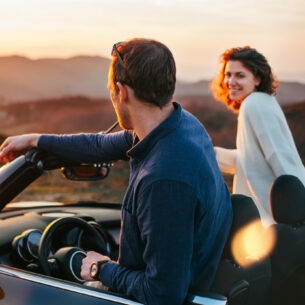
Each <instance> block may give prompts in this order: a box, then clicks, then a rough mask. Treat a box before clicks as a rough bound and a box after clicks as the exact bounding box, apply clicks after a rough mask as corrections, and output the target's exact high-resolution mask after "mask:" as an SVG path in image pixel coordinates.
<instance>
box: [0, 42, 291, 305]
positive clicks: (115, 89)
mask: <svg viewBox="0 0 305 305" xmlns="http://www.w3.org/2000/svg"><path fill="white" fill-rule="evenodd" d="M230 52H236V56H237V57H233V58H232V59H231V58H230ZM111 54H112V62H111V65H110V69H109V77H108V89H109V92H110V97H111V101H112V104H113V107H114V110H115V112H116V115H117V118H118V121H119V124H120V127H121V128H122V129H123V130H122V131H119V132H115V133H111V134H101V133H99V134H77V135H62V136H59V135H41V134H27V135H21V136H15V137H9V138H8V139H7V140H6V141H5V142H4V143H3V144H2V146H1V147H0V158H4V157H5V156H7V155H9V154H10V153H11V152H17V151H21V150H24V149H28V148H31V147H39V148H41V149H45V150H48V151H51V152H53V153H56V154H58V155H60V156H64V157H65V158H70V159H71V158H73V160H76V161H81V162H99V161H109V160H111V161H114V160H126V161H129V163H130V181H129V185H128V188H127V190H126V194H125V197H124V201H123V206H122V227H121V240H120V253H119V259H118V261H111V260H110V259H109V258H108V257H106V256H103V255H101V254H99V253H96V252H88V253H87V256H86V258H84V260H83V264H82V272H81V275H82V277H83V278H84V279H85V280H88V281H92V280H99V281H101V282H102V284H103V285H104V286H106V287H108V288H109V289H110V290H111V291H115V292H119V293H123V294H124V295H126V296H129V297H131V298H134V299H136V300H138V301H139V302H142V303H144V304H158V305H162V304H167V305H170V304H173V305H179V304H183V302H184V300H185V298H186V296H187V293H188V292H196V290H197V289H198V287H197V286H196V284H197V283H199V282H200V284H201V287H200V290H201V291H204V290H205V291H208V290H209V288H210V286H211V284H212V282H213V278H214V276H215V273H216V270H217V267H218V263H219V260H220V257H221V254H222V250H223V247H224V245H225V243H226V240H227V237H228V234H229V231H230V226H231V222H232V209H231V203H230V194H229V191H228V189H227V186H226V184H225V182H224V180H223V178H222V174H221V171H220V169H219V165H218V164H217V161H218V162H219V163H220V165H221V167H222V164H221V162H223V161H221V160H222V156H221V155H222V153H223V152H222V151H221V149H219V148H215V150H214V147H213V145H212V143H211V140H210V137H209V136H208V134H207V133H206V131H205V129H204V127H203V126H202V124H201V123H200V122H199V121H198V120H197V119H196V118H195V117H194V116H192V115H191V114H190V113H188V112H187V111H185V110H183V109H182V108H181V106H180V104H179V103H177V102H173V101H172V98H173V94H174V91H175V83H176V67H175V61H174V58H173V55H172V53H171V51H170V50H169V49H168V48H167V47H166V46H165V45H164V44H162V43H160V42H158V41H155V40H149V39H132V40H129V41H126V42H122V43H118V44H115V45H114V46H113V49H112V53H111ZM226 54H228V56H229V57H228V58H226V57H223V61H224V62H223V69H222V71H220V79H219V82H216V83H215V92H218V93H219V96H224V97H225V101H226V102H227V101H230V103H229V104H230V105H233V106H234V109H238V108H239V106H240V105H242V107H241V110H240V111H242V108H243V105H244V104H245V105H246V103H244V102H246V100H249V105H250V106H249V107H251V108H254V107H255V103H258V104H260V103H261V102H260V100H261V99H263V103H264V105H263V107H262V106H259V109H261V110H263V108H264V107H265V106H266V107H268V106H267V105H266V103H267V104H268V103H269V102H270V103H271V104H272V105H273V106H270V107H274V109H276V105H275V103H276V101H275V99H274V98H273V97H272V96H271V95H272V94H273V93H274V90H275V88H274V87H273V83H272V82H271V83H270V80H273V79H272V74H271V71H270V72H269V74H267V75H265V73H267V72H264V71H265V70H263V72H261V71H260V70H258V69H256V68H255V69H253V70H252V67H253V66H255V65H258V66H259V65H260V64H261V61H262V58H263V61H264V57H262V56H261V55H260V54H259V53H257V51H256V50H254V49H250V48H241V49H232V50H230V51H227V53H226ZM232 54H233V53H232ZM239 54H241V55H242V56H241V57H240V58H239V57H238V56H239ZM253 54H254V55H256V54H258V55H257V56H258V57H259V59H258V60H257V61H255V56H254V57H253ZM247 56H249V59H247V61H245V62H244V61H243V60H244V57H247ZM252 60H253V63H252V64H251V62H252ZM248 62H249V64H248ZM267 66H268V64H267ZM254 71H255V72H254ZM256 71H258V73H256ZM266 76H267V77H269V84H270V86H269V87H268V88H267V89H266V85H265V84H264V82H265V81H266V79H265V78H266ZM261 84H262V86H261ZM217 88H218V89H217ZM270 88H271V89H272V90H271V91H270ZM252 99H254V100H255V101H256V102H252V101H251V100H252ZM247 103H248V102H247ZM251 105H252V106H251ZM244 108H246V107H244ZM244 111H245V110H244ZM252 111H253V109H251V112H252ZM277 111H278V110H277ZM268 120H270V117H268ZM283 124H284V123H283ZM245 131H246V130H245ZM238 141H239V140H238ZM240 141H242V139H241V140H240ZM238 143H239V142H238ZM288 145H289V149H291V147H290V144H288ZM288 145H287V146H288ZM237 149H239V147H237ZM215 151H216V155H215ZM216 157H217V159H216ZM227 158H228V157H227V156H225V161H226V162H225V163H228V164H229V163H230V166H232V167H234V166H233V165H232V164H234V163H236V164H237V165H236V170H237V169H238V168H239V166H240V165H239V161H238V160H239V157H238V152H237V153H236V152H235V151H234V152H233V153H230V162H228V161H227ZM241 168H242V169H243V167H241ZM236 173H237V174H238V173H239V172H238V171H237V172H236ZM275 174H277V173H275ZM244 179H247V177H246V172H244ZM245 183H246V182H245Z"/></svg>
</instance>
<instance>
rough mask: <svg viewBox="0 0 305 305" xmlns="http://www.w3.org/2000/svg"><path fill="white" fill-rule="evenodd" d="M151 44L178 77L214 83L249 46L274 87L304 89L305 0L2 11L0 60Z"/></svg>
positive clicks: (122, 2) (10, 7)
mask: <svg viewBox="0 0 305 305" xmlns="http://www.w3.org/2000/svg"><path fill="white" fill-rule="evenodd" d="M132 37H148V38H154V39H157V40H160V41H162V42H163V43H165V44H166V45H167V46H168V47H169V48H170V49H171V50H172V52H173V54H174V56H175V58H176V63H177V74H178V78H180V79H184V80H190V81H194V80H199V79H206V78H212V77H213V76H214V75H215V73H216V69H217V62H218V57H219V55H220V54H221V53H222V52H223V51H224V50H225V49H227V48H230V47H234V46H244V45H250V46H252V47H255V48H257V49H258V50H259V51H260V52H262V53H263V54H264V55H265V56H266V57H267V58H268V59H269V62H270V64H271V65H272V67H273V70H274V72H275V73H276V74H277V76H278V78H279V79H280V80H296V81H301V82H304V83H305V1H304V0H289V1H288V0H277V1H275V0H27V1H24V0H9V1H1V4H0V56H7V55H12V54H18V55H24V56H28V57H30V58H33V59H35V58H41V57H70V56H74V55H99V56H106V57H109V58H110V50H111V48H112V45H113V43H115V42H118V41H123V40H126V39H129V38H132Z"/></svg>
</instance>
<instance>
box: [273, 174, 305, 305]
mask: <svg viewBox="0 0 305 305" xmlns="http://www.w3.org/2000/svg"><path fill="white" fill-rule="evenodd" d="M270 205H271V211H272V214H273V217H274V220H275V221H276V222H277V223H276V224H274V225H272V226H271V227H270V228H269V229H272V230H275V232H276V244H275V247H274V249H273V251H272V253H271V267H272V281H271V289H270V301H269V304H270V305H271V304H272V305H275V304H277V305H279V304H289V305H294V304H295V305H296V304H305V187H304V185H303V184H302V182H301V181H300V180H299V179H298V178H297V177H295V176H293V175H282V176H280V177H278V178H277V179H276V180H275V181H274V183H273V185H272V186H271V189H270Z"/></svg>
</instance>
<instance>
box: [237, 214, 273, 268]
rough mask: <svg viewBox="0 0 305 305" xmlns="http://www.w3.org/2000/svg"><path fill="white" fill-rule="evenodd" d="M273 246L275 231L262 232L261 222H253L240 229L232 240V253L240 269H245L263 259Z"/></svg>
mask: <svg viewBox="0 0 305 305" xmlns="http://www.w3.org/2000/svg"><path fill="white" fill-rule="evenodd" d="M274 244H275V231H274V230H272V229H268V230H264V229H263V227H262V225H261V221H260V220H258V221H253V222H252V223H250V224H249V225H248V226H246V227H244V228H242V229H241V230H240V231H239V232H237V233H236V235H235V236H234V238H233V242H232V253H233V255H234V258H235V260H236V261H237V262H238V264H239V265H240V266H242V267H247V266H250V265H252V264H253V263H255V262H257V261H259V260H260V259H263V258H265V257H266V256H267V255H269V253H270V252H271V251H272V249H273V247H274Z"/></svg>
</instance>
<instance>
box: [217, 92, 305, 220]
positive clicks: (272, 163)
mask: <svg viewBox="0 0 305 305" xmlns="http://www.w3.org/2000/svg"><path fill="white" fill-rule="evenodd" d="M215 151H216V158H217V161H218V164H219V167H220V169H221V170H222V171H223V172H226V173H231V174H234V180H233V193H237V194H244V195H247V196H251V197H252V198H253V200H254V201H255V203H256V205H257V207H258V209H259V212H260V215H261V218H262V221H263V224H264V225H265V226H268V225H270V224H271V223H274V220H273V218H272V215H271V210H270V203H269V193H270V187H271V184H272V182H273V181H274V180H275V178H276V177H278V176H280V175H283V174H290V175H295V176H297V177H298V178H299V179H300V180H301V181H302V182H303V184H304V185H305V168H304V165H303V164H302V161H301V158H300V156H299V154H298V151H297V149H296V146H295V143H294V140H293V137H292V135H291V132H290V129H289V127H288V124H287V122H286V119H285V116H284V114H283V111H282V109H281V108H280V106H279V104H278V102H277V100H276V99H275V98H274V97H273V96H270V95H268V94H266V93H262V92H254V93H251V94H250V95H249V96H248V97H247V98H246V99H245V100H244V101H243V103H242V105H241V108H240V111H239V114H238V127H237V137H236V149H225V148H221V147H215Z"/></svg>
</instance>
